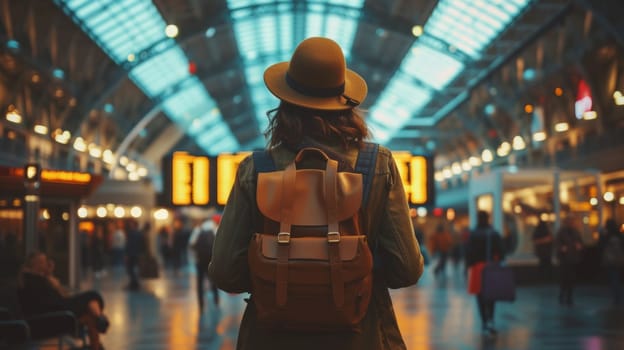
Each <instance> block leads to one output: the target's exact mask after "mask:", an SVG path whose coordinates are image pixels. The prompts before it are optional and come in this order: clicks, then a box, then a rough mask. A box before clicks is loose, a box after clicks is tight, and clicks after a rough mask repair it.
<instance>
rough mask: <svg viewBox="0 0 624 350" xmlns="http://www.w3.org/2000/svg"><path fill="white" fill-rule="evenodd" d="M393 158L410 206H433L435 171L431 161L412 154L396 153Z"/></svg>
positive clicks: (393, 153)
mask: <svg viewBox="0 0 624 350" xmlns="http://www.w3.org/2000/svg"><path fill="white" fill-rule="evenodd" d="M392 157H394V160H395V162H396V165H397V169H398V170H399V174H400V175H401V181H403V188H405V195H406V197H407V200H408V202H409V203H410V204H414V205H428V204H433V203H432V200H433V182H432V181H433V171H432V169H431V167H432V166H433V164H431V161H430V159H431V158H428V157H425V156H419V155H416V156H415V155H412V154H411V153H410V152H404V151H395V152H392Z"/></svg>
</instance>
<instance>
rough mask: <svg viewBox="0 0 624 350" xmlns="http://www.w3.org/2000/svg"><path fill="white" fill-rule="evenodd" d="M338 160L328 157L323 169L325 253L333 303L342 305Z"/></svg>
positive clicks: (337, 305)
mask: <svg viewBox="0 0 624 350" xmlns="http://www.w3.org/2000/svg"><path fill="white" fill-rule="evenodd" d="M337 173H338V162H337V161H335V160H331V159H328V160H327V167H326V169H325V178H324V182H325V207H326V208H327V253H328V254H327V255H328V256H329V270H330V276H331V285H332V294H333V297H334V305H336V307H337V308H341V307H343V306H344V301H345V300H344V279H343V277H342V259H341V258H340V250H339V244H340V233H339V231H338V230H339V224H338V217H337V215H336V213H337V211H338V194H337V192H336V191H337V190H336V182H337Z"/></svg>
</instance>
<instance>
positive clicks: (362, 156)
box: [355, 142, 379, 207]
mask: <svg viewBox="0 0 624 350" xmlns="http://www.w3.org/2000/svg"><path fill="white" fill-rule="evenodd" d="M378 151H379V144H376V143H372V142H364V147H363V148H362V149H361V150H360V152H359V154H358V157H357V160H356V162H355V172H356V173H360V174H362V184H363V185H364V188H363V191H364V193H362V207H364V206H365V205H366V203H367V201H368V194H369V192H370V190H371V187H372V184H373V176H374V175H375V164H376V163H377V152H378Z"/></svg>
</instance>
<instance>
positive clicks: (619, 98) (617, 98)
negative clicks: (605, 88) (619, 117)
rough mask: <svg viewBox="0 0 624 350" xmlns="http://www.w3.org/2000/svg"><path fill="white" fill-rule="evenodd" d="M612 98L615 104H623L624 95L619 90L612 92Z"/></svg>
mask: <svg viewBox="0 0 624 350" xmlns="http://www.w3.org/2000/svg"><path fill="white" fill-rule="evenodd" d="M613 100H615V104H616V105H617V106H624V95H622V93H621V92H620V91H619V90H618V91H615V92H614V93H613Z"/></svg>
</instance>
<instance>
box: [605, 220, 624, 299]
mask: <svg viewBox="0 0 624 350" xmlns="http://www.w3.org/2000/svg"><path fill="white" fill-rule="evenodd" d="M599 246H600V252H601V254H602V265H603V267H604V268H605V269H606V272H607V277H608V279H609V286H610V287H611V294H612V295H613V304H614V305H622V303H623V301H624V300H623V298H622V297H623V295H622V270H623V269H624V235H623V234H622V232H620V228H619V227H618V225H617V223H616V222H615V220H614V219H608V220H607V222H606V223H605V234H604V235H603V236H602V237H601V238H600V243H599Z"/></svg>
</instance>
